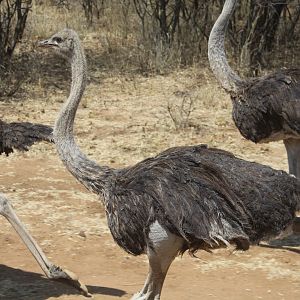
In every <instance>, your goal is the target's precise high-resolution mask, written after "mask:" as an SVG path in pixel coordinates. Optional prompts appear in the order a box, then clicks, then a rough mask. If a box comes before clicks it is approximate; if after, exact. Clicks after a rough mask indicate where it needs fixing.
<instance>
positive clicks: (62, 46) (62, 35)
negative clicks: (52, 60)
mask: <svg viewBox="0 0 300 300" xmlns="http://www.w3.org/2000/svg"><path fill="white" fill-rule="evenodd" d="M79 43H80V41H79V37H78V35H77V33H76V32H75V31H74V30H72V29H63V30H62V31H59V32H58V33H55V34H54V35H53V36H51V37H50V38H49V39H47V40H44V41H40V42H39V43H38V46H39V47H46V48H51V49H54V50H55V51H56V52H57V53H58V54H60V55H62V56H63V57H65V58H67V59H72V57H73V54H74V52H75V51H74V50H75V47H76V45H78V44H79Z"/></svg>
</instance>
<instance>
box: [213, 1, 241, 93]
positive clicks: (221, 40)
mask: <svg viewBox="0 0 300 300" xmlns="http://www.w3.org/2000/svg"><path fill="white" fill-rule="evenodd" d="M236 3H237V0H226V2H225V4H224V6H223V9H222V13H221V14H220V16H219V17H218V19H217V21H216V22H215V24H214V26H213V28H212V30H211V33H210V36H209V40H208V59H209V63H210V67H211V69H212V71H213V73H214V75H215V77H216V78H217V80H218V81H219V83H220V84H221V86H222V87H223V88H224V89H225V91H227V92H229V93H236V92H238V91H239V90H240V89H241V88H243V86H244V85H245V81H244V80H243V79H242V78H240V77H239V75H238V74H237V73H235V72H234V71H233V70H232V69H231V67H230V66H229V64H228V61H227V57H226V53H225V34H226V29H227V26H228V23H229V19H230V17H231V16H232V14H233V12H234V9H235V6H236Z"/></svg>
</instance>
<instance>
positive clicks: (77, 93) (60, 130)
mask: <svg viewBox="0 0 300 300" xmlns="http://www.w3.org/2000/svg"><path fill="white" fill-rule="evenodd" d="M71 66H72V84H71V90H70V95H69V98H68V100H67V102H66V103H65V104H64V106H63V108H62V109H61V111H60V113H59V116H58V118H57V120H56V123H55V127H54V133H53V135H54V141H55V145H56V149H57V151H58V154H59V157H60V159H61V160H62V161H63V163H64V164H65V166H66V167H67V169H68V170H69V171H70V172H71V173H72V174H73V176H74V177H76V178H77V179H78V180H79V181H80V182H81V183H82V184H83V185H84V186H85V187H86V188H88V189H89V190H91V191H92V192H95V193H97V194H99V193H101V194H102V193H103V192H104V191H103V189H104V188H105V184H106V182H107V179H108V177H109V175H110V174H111V171H112V170H111V169H110V168H109V167H105V166H99V165H98V164H97V163H96V162H94V161H92V160H90V159H88V158H87V156H86V155H85V154H84V153H83V152H82V151H81V150H80V148H79V147H78V145H77V144H76V142H75V140H74V135H73V124H74V119H75V115H76V111H77V108H78V105H79V103H80V100H81V97H82V95H83V92H84V89H85V85H86V60H85V55H84V52H83V50H82V49H81V47H80V44H79V42H78V45H77V46H76V44H75V53H74V55H73V58H72V61H71Z"/></svg>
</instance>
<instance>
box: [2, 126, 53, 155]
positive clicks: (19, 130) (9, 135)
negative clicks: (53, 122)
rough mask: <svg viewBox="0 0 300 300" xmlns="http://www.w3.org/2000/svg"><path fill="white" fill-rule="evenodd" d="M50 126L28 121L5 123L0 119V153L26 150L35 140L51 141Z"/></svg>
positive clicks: (7, 153)
mask: <svg viewBox="0 0 300 300" xmlns="http://www.w3.org/2000/svg"><path fill="white" fill-rule="evenodd" d="M52 131H53V130H52V128H51V127H50V126H47V125H42V124H32V123H29V122H12V123H6V122H4V121H2V120H0V155H1V154H2V153H5V154H6V155H7V156H8V155H9V154H10V153H12V152H13V151H14V149H15V150H18V151H28V148H29V147H30V146H32V145H33V144H34V143H36V142H41V141H46V142H53V136H52Z"/></svg>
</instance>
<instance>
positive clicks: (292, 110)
mask: <svg viewBox="0 0 300 300" xmlns="http://www.w3.org/2000/svg"><path fill="white" fill-rule="evenodd" d="M299 83H300V69H286V70H280V71H278V72H276V73H274V74H271V75H267V76H264V77H260V78H255V79H252V80H249V81H248V85H247V87H245V89H243V90H241V91H240V92H239V93H237V94H236V95H235V96H233V97H232V100H233V112H232V115H233V120H234V122H235V125H236V127H237V128H238V129H239V131H240V133H241V134H242V135H243V136H244V137H245V138H246V139H249V140H251V141H253V142H255V143H257V142H262V141H263V142H266V141H274V140H281V139H284V138H288V137H291V136H295V135H300V122H299V119H300V84H299Z"/></svg>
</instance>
